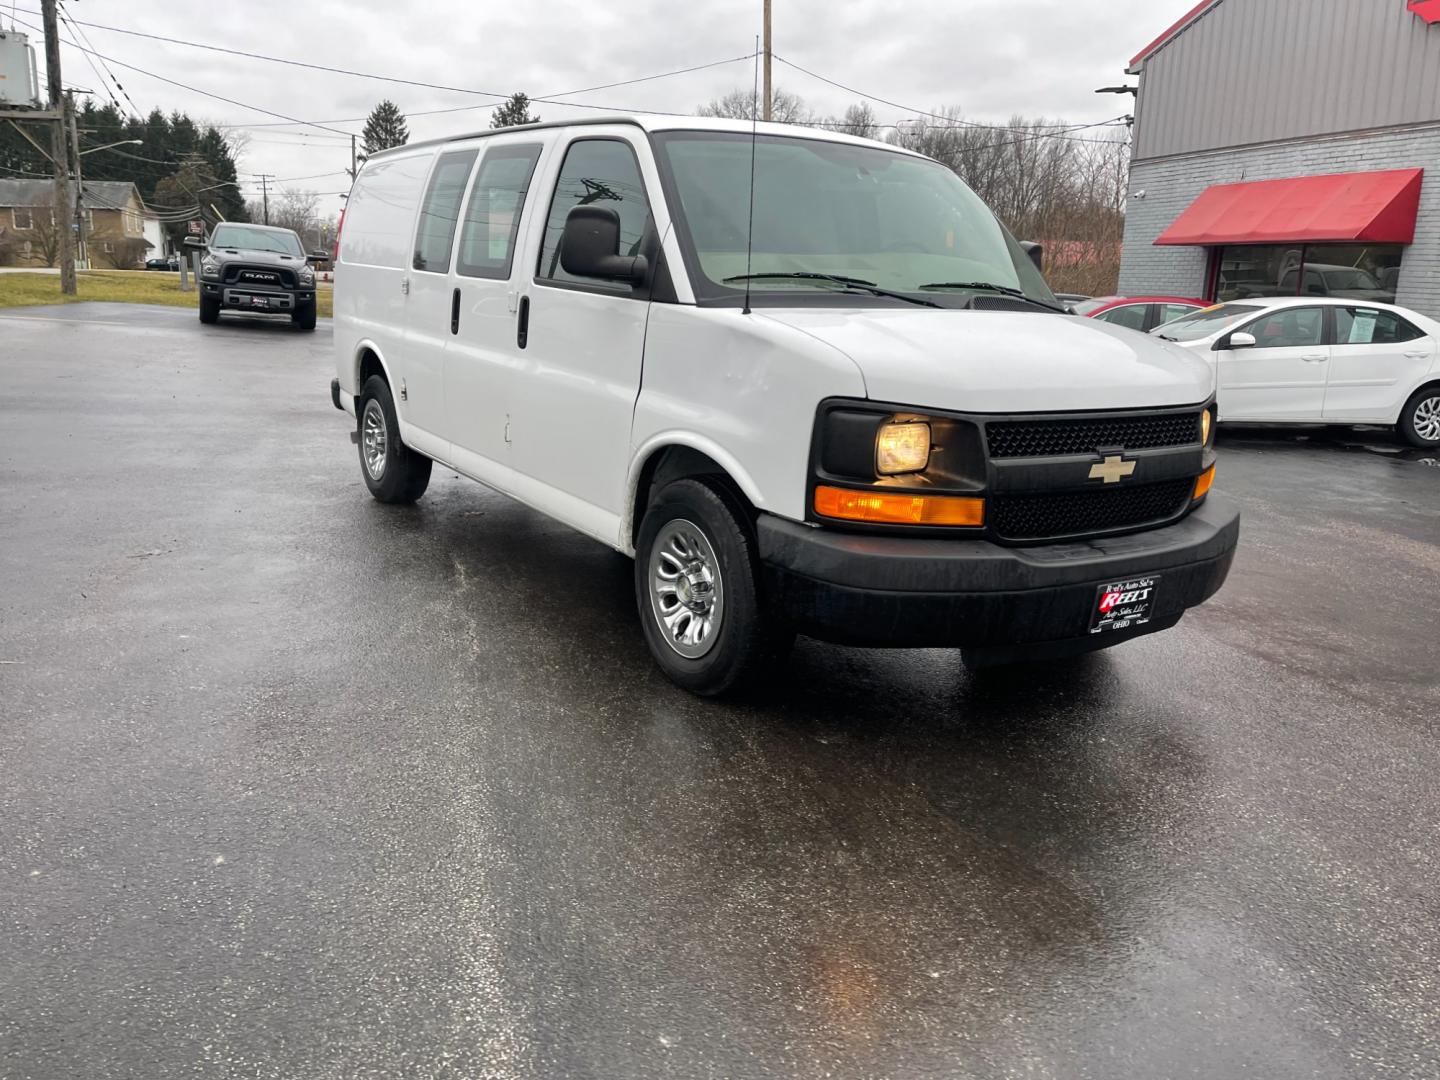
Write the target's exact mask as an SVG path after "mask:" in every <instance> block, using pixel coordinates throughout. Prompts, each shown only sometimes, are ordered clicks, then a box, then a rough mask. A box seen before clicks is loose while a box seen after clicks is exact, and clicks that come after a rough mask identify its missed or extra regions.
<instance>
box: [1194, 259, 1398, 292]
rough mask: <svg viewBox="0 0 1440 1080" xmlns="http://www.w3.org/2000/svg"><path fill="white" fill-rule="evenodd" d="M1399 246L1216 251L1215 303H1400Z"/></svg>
mask: <svg viewBox="0 0 1440 1080" xmlns="http://www.w3.org/2000/svg"><path fill="white" fill-rule="evenodd" d="M1401 250H1402V249H1401V247H1400V245H1399V244H1305V245H1300V244H1264V245H1255V246H1251V247H1224V248H1219V249H1217V253H1216V258H1217V260H1218V262H1219V266H1218V275H1217V278H1216V283H1215V299H1216V300H1221V301H1225V300H1246V299H1250V298H1253V297H1258V296H1343V297H1347V298H1349V299H1352V300H1377V301H1379V302H1381V303H1386V304H1393V303H1394V302H1395V285H1396V281H1397V280H1398V278H1399V276H1400V252H1401Z"/></svg>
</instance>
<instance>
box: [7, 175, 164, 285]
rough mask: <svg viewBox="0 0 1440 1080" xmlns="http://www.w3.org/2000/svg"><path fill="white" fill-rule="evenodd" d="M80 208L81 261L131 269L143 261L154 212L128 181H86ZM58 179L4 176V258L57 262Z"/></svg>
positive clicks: (12, 261)
mask: <svg viewBox="0 0 1440 1080" xmlns="http://www.w3.org/2000/svg"><path fill="white" fill-rule="evenodd" d="M80 205H81V208H82V209H83V210H84V213H85V235H84V237H83V241H84V244H83V249H82V250H81V251H79V252H77V256H76V257H77V259H78V260H80V261H81V263H82V265H83V264H85V263H86V261H87V259H88V265H90V266H91V267H97V268H107V267H108V268H114V269H130V268H132V267H137V266H143V265H144V262H145V252H146V251H147V250H148V249H149V247H150V242H149V241H147V240H146V239H145V230H144V223H145V218H146V217H147V216H149V211H148V210H147V209H146V207H145V202H144V200H142V199H141V198H140V192H139V190H138V189H137V188H136V187H135V185H134V184H132V183H130V182H129V181H128V180H87V181H85V192H84V198H83V199H82V201H81V204H80ZM58 224H59V222H58V219H57V215H56V213H55V181H53V180H0V263H9V264H10V265H13V266H55V265H57V264H58V262H59V258H60V255H59V249H60V245H59V236H60V232H59V228H58Z"/></svg>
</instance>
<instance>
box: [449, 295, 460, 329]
mask: <svg viewBox="0 0 1440 1080" xmlns="http://www.w3.org/2000/svg"><path fill="white" fill-rule="evenodd" d="M459 332H460V290H459V289H456V290H455V291H454V292H452V293H451V294H450V333H452V334H458V333H459Z"/></svg>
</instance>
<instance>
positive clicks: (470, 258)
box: [455, 144, 540, 280]
mask: <svg viewBox="0 0 1440 1080" xmlns="http://www.w3.org/2000/svg"><path fill="white" fill-rule="evenodd" d="M539 158H540V147H539V146H537V145H534V144H531V145H529V146H496V147H492V148H491V149H489V150H486V151H485V157H484V158H483V159H482V160H481V162H480V172H479V175H477V176H476V177H475V186H474V187H473V188H471V190H470V202H469V204H468V205H467V206H466V207H465V223H464V224H463V225H462V226H461V228H460V255H459V257H458V258H457V259H456V260H455V270H456V272H457V273H461V274H464V275H465V276H466V277H481V278H499V279H501V280H504V279H505V278H508V277H509V276H510V263H511V260H512V259H513V258H514V257H515V238H516V236H517V234H518V233H519V232H520V213H521V211H523V210H524V209H525V193H526V192H527V191H529V190H530V177H531V176H532V175H534V173H535V162H536V161H538V160H539Z"/></svg>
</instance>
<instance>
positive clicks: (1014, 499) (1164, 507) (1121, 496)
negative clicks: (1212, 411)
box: [988, 478, 1195, 540]
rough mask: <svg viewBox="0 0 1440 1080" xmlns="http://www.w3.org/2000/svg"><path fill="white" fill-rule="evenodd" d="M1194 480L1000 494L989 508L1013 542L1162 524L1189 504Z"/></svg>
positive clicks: (993, 523) (992, 518) (993, 520)
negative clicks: (1041, 492)
mask: <svg viewBox="0 0 1440 1080" xmlns="http://www.w3.org/2000/svg"><path fill="white" fill-rule="evenodd" d="M1194 483H1195V482H1194V480H1193V479H1190V478H1185V479H1182V480H1166V481H1163V482H1162V483H1159V484H1139V485H1136V486H1135V487H1116V488H1110V489H1103V488H1097V489H1095V490H1093V491H1066V492H1056V493H1053V494H1047V495H996V496H993V497H992V498H991V499H990V504H989V507H988V513H989V515H990V527H991V528H992V529H994V530H995V532H996V533H997V534H999V535H1000V536H1003V537H1005V538H1006V539H1009V540H1040V539H1046V538H1049V537H1055V536H1075V535H1079V534H1084V533H1103V532H1109V531H1111V530H1113V529H1124V528H1133V527H1135V526H1139V525H1150V524H1156V523H1159V522H1162V521H1165V520H1167V519H1168V518H1171V517H1174V516H1175V515H1176V514H1178V513H1179V512H1180V511H1181V510H1182V509H1184V508H1185V506H1186V504H1187V503H1188V502H1189V499H1190V492H1191V490H1192V489H1193V487H1194Z"/></svg>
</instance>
